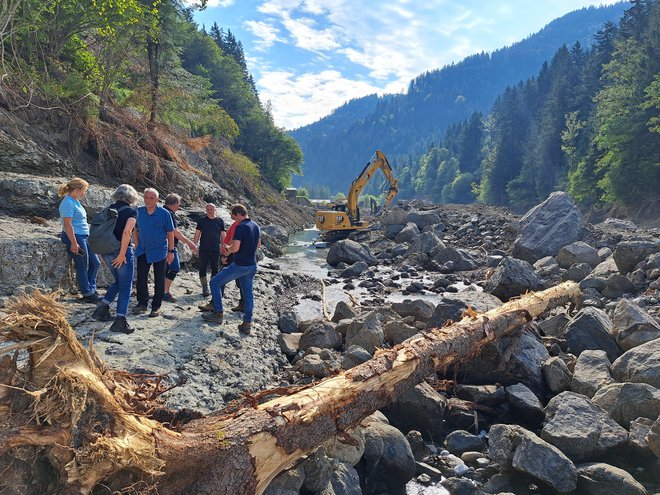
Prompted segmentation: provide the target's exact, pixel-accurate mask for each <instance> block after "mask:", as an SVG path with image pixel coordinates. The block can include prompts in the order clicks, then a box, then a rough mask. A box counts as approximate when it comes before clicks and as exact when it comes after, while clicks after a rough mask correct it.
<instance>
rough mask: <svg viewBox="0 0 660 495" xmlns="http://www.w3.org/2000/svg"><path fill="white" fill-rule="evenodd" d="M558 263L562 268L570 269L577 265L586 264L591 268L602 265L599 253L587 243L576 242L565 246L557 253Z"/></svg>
mask: <svg viewBox="0 0 660 495" xmlns="http://www.w3.org/2000/svg"><path fill="white" fill-rule="evenodd" d="M557 263H559V266H560V267H562V268H570V267H571V265H573V264H575V263H586V264H588V265H589V266H590V267H591V268H596V266H598V264H599V263H600V257H599V256H598V251H596V249H594V248H593V247H591V246H590V245H589V244H587V243H586V242H582V241H576V242H574V243H572V244H569V245H568V246H564V247H562V248H561V249H560V250H559V253H557Z"/></svg>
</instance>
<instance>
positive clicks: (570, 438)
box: [541, 392, 628, 462]
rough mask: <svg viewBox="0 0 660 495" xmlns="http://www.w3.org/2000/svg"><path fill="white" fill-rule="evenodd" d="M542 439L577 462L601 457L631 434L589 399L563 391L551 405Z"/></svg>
mask: <svg viewBox="0 0 660 495" xmlns="http://www.w3.org/2000/svg"><path fill="white" fill-rule="evenodd" d="M545 420H546V423H545V425H544V426H543V430H542V431H541V438H543V440H545V441H546V442H550V443H551V444H552V445H554V446H555V447H558V448H559V449H560V450H561V451H562V452H563V453H564V454H566V455H567V456H568V457H570V458H571V459H572V460H573V461H574V462H583V461H587V460H589V459H593V458H595V457H600V456H602V455H604V454H606V453H607V452H608V451H610V450H612V449H615V448H617V447H620V446H622V445H624V444H625V443H626V441H627V440H628V432H627V431H626V430H625V428H622V427H621V426H619V425H618V424H617V423H616V421H614V420H613V419H612V418H611V417H610V416H609V414H607V413H606V412H605V411H603V410H602V409H601V408H600V407H597V406H595V405H594V404H593V403H592V402H591V401H590V400H589V398H587V397H585V396H584V395H582V394H576V393H575V392H563V393H561V394H559V395H557V396H555V397H553V398H552V399H550V402H548V405H547V406H546V408H545Z"/></svg>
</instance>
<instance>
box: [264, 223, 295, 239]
mask: <svg viewBox="0 0 660 495" xmlns="http://www.w3.org/2000/svg"><path fill="white" fill-rule="evenodd" d="M261 232H262V233H264V234H266V235H268V236H270V237H272V238H274V239H276V240H277V241H278V242H280V243H282V244H286V243H288V242H289V234H288V232H287V231H286V229H285V228H284V227H282V226H281V225H275V224H272V223H271V224H270V225H263V226H262V227H261Z"/></svg>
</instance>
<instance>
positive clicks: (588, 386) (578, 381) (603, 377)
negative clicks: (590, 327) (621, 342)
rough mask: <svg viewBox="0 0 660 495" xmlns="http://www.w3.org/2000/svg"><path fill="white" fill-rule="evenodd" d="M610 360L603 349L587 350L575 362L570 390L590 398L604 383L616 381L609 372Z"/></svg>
mask: <svg viewBox="0 0 660 495" xmlns="http://www.w3.org/2000/svg"><path fill="white" fill-rule="evenodd" d="M610 366H611V364H610V360H609V359H608V358H607V353H606V352H605V351H595V350H587V351H584V352H582V353H581V354H580V355H579V356H578V358H577V361H576V362H575V368H574V369H573V379H572V380H571V390H572V391H573V392H577V393H578V394H582V395H586V396H587V397H589V398H592V397H593V396H594V395H595V393H596V392H598V390H599V389H601V388H603V387H604V386H605V385H609V384H611V383H616V380H615V379H614V378H612V375H611V374H610Z"/></svg>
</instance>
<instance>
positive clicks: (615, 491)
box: [577, 462, 647, 495]
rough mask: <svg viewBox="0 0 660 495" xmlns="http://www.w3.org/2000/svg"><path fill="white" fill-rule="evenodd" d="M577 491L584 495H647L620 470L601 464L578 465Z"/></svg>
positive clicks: (636, 482) (640, 486)
mask: <svg viewBox="0 0 660 495" xmlns="http://www.w3.org/2000/svg"><path fill="white" fill-rule="evenodd" d="M577 470H578V490H579V491H580V493H583V494H585V495H647V491H646V489H645V488H644V487H643V486H642V485H641V484H640V483H639V482H638V481H637V480H636V479H635V478H633V477H632V475H631V474H630V473H628V472H627V471H624V470H623V469H621V468H618V467H615V466H611V465H609V464H605V463H603V462H590V463H588V464H580V465H579V466H577Z"/></svg>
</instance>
